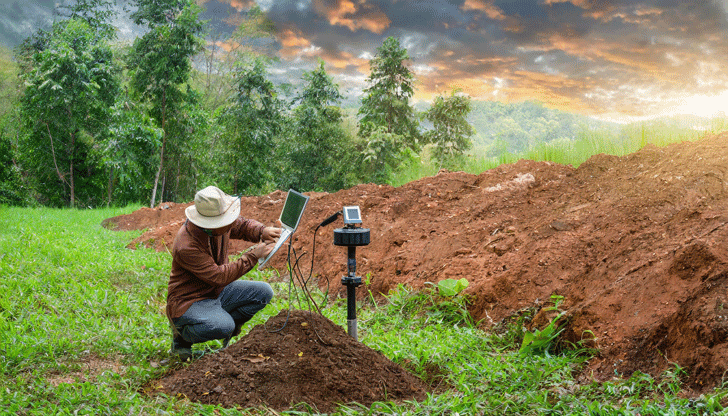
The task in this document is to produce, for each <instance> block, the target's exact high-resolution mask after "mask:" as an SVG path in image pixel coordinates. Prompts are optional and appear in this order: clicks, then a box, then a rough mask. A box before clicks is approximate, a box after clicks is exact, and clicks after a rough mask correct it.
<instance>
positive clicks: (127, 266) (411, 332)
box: [0, 206, 728, 416]
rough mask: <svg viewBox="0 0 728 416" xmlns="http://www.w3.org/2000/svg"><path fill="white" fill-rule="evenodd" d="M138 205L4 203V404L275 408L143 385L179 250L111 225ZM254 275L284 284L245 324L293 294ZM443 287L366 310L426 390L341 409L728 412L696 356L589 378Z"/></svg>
mask: <svg viewBox="0 0 728 416" xmlns="http://www.w3.org/2000/svg"><path fill="white" fill-rule="evenodd" d="M137 208H138V207H128V208H125V209H100V210H98V209H97V210H83V211H80V210H68V209H65V210H59V209H48V208H39V209H28V208H8V207H2V206H0V275H2V276H3V278H2V279H0V408H2V409H3V410H4V411H5V413H8V414H22V415H46V414H63V415H65V414H104V415H106V414H118V415H122V414H123V415H127V414H175V415H176V414H206V415H213V414H229V415H239V414H248V415H261V416H262V415H268V414H271V413H275V412H273V411H272V410H271V409H266V408H264V407H260V408H251V409H238V408H230V409H226V408H223V407H221V406H214V405H206V404H200V403H192V402H190V401H188V400H185V399H184V398H180V397H171V396H164V395H156V396H150V395H147V394H146V393H145V389H144V386H146V385H147V384H148V383H150V382H153V381H154V380H155V379H157V378H160V377H162V376H163V375H164V374H165V373H166V372H168V371H169V370H170V369H169V368H167V367H155V365H154V363H158V362H159V361H160V360H161V359H163V358H166V357H168V353H167V350H168V349H169V344H170V334H169V327H168V323H167V319H166V317H165V315H164V304H165V301H166V286H167V279H168V277H169V267H170V263H171V259H170V257H169V254H168V253H166V252H162V253H157V252H155V251H153V250H148V249H144V248H139V249H137V250H129V249H127V248H126V245H127V244H128V242H129V241H130V240H131V239H133V238H134V237H136V236H138V235H139V233H140V232H139V231H133V232H116V231H110V230H107V229H104V228H102V227H101V226H100V223H101V222H102V220H103V219H105V218H109V217H113V216H116V215H122V214H127V213H129V212H131V211H133V210H134V209H137ZM248 277H249V278H251V279H267V280H268V281H269V282H271V284H272V285H273V288H274V291H275V293H276V296H274V298H273V303H272V304H270V305H268V306H267V307H266V308H265V309H263V310H262V311H261V312H260V313H259V314H256V316H255V317H254V318H253V322H251V323H250V324H246V327H245V329H244V332H245V331H247V330H248V329H249V328H251V327H252V326H253V325H258V324H263V323H264V322H266V321H267V320H268V318H270V317H271V316H273V315H277V314H278V312H279V311H280V310H282V309H285V308H287V307H288V303H289V302H295V299H294V297H292V296H291V295H290V294H288V286H287V285H286V284H285V283H283V282H280V281H277V280H278V279H270V276H266V275H263V274H261V273H258V272H251V273H250V274H249V275H248ZM437 290H438V289H437V287H436V286H435V285H430V286H429V287H427V288H425V290H420V291H412V290H407V289H405V288H404V287H399V288H398V289H397V290H396V291H394V292H392V293H390V294H389V296H388V297H387V300H386V302H381V304H380V305H379V306H377V307H375V308H365V307H362V308H361V309H360V310H359V311H358V312H359V313H358V316H359V335H360V341H361V342H363V343H364V344H365V345H367V346H368V347H370V348H373V349H375V350H377V351H380V352H381V353H382V354H384V355H385V356H386V357H388V358H390V359H391V360H392V361H394V362H396V363H398V364H400V365H402V366H404V367H405V368H407V369H409V370H410V371H411V372H413V373H414V374H415V375H417V376H418V377H421V378H422V379H423V380H425V381H426V382H428V383H430V385H431V386H432V388H433V392H432V393H429V394H428V395H427V397H426V398H425V399H423V400H422V401H412V400H410V401H404V402H397V403H394V402H392V401H389V400H387V399H384V400H382V401H380V402H376V403H374V404H372V405H371V406H366V407H365V406H361V405H356V404H350V405H342V406H340V407H339V408H338V409H336V410H335V411H333V412H332V414H334V415H355V414H356V415H360V414H371V415H374V414H400V415H405V414H409V415H414V414H417V415H428V414H429V415H436V414H450V415H454V414H456V413H457V414H468V415H471V414H472V415H475V414H478V415H481V414H482V415H514V416H515V415H519V416H520V415H527V416H537V415H574V416H576V415H590V414H591V415H620V416H634V415H637V414H641V415H686V416H688V415H689V416H693V415H694V416H703V415H707V414H725V412H726V409H725V408H724V406H723V403H725V401H726V398H728V392H727V391H726V390H725V389H723V388H720V389H717V390H715V391H710V392H707V393H705V394H704V395H701V396H698V397H695V396H694V394H692V392H690V391H688V392H686V391H684V390H683V384H682V380H683V379H684V378H685V370H684V369H682V368H680V367H678V366H675V367H673V368H671V369H669V370H668V371H666V372H665V373H663V374H661V375H656V376H650V375H648V374H643V373H640V372H635V373H634V374H632V375H631V376H630V377H628V378H624V379H620V378H615V379H614V380H611V381H609V382H604V383H602V382H596V381H592V382H587V383H583V382H580V381H578V380H577V379H576V378H575V377H576V375H577V374H581V373H582V370H584V368H585V367H584V360H583V358H582V357H578V358H575V357H574V356H572V355H569V354H559V355H551V356H549V355H528V356H523V355H521V354H519V353H518V351H517V348H518V344H517V343H516V342H514V341H512V340H510V341H507V342H506V341H504V340H503V339H502V338H501V336H500V335H498V334H497V333H495V332H493V331H487V330H481V329H478V328H476V327H475V326H473V325H468V324H465V321H464V320H463V319H462V318H461V317H460V316H459V312H456V310H455V309H456V308H454V307H453V306H452V302H453V301H456V302H460V301H461V300H462V299H463V296H461V295H457V296H454V297H453V298H446V297H442V296H441V295H440V294H439V293H437ZM447 302H450V303H449V304H448V303H447ZM345 304H346V302H345V300H344V299H338V300H336V301H334V302H333V303H332V304H331V305H330V306H328V307H327V308H325V309H324V310H323V312H324V314H326V316H327V317H329V319H332V320H333V321H334V322H336V323H339V324H340V325H342V326H344V325H346V323H345V322H346V307H345ZM448 305H450V306H448ZM458 308H460V307H458ZM216 347H219V342H218V341H211V342H210V343H208V344H203V345H201V348H204V349H205V350H207V351H209V349H211V348H216ZM196 348H197V346H196ZM284 413H288V412H284ZM290 413H291V414H314V412H313V411H311V412H308V413H306V412H290Z"/></svg>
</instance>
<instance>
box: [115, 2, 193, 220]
mask: <svg viewBox="0 0 728 416" xmlns="http://www.w3.org/2000/svg"><path fill="white" fill-rule="evenodd" d="M134 4H135V5H136V6H137V10H136V11H135V12H134V13H132V15H131V17H132V19H133V21H134V23H136V24H138V25H144V26H147V27H148V28H149V31H148V32H147V33H146V34H144V36H142V37H140V38H137V39H136V40H135V41H134V45H133V46H132V51H131V53H130V54H129V67H130V68H131V79H130V85H131V88H132V91H133V92H134V94H135V95H136V97H137V98H139V99H140V100H142V101H144V102H146V103H148V104H149V106H150V108H149V114H150V115H151V117H152V118H153V119H154V120H155V121H156V122H157V123H158V125H159V127H161V129H162V131H163V132H164V134H163V136H162V142H161V144H160V146H159V149H158V154H159V166H158V168H157V172H156V174H155V177H154V184H153V187H152V196H151V202H150V206H151V207H154V204H155V201H156V196H157V187H158V185H159V179H160V176H161V175H162V173H163V170H164V164H165V149H166V147H167V142H168V141H169V140H170V138H171V137H173V136H172V135H171V134H170V130H171V126H170V120H171V119H173V118H182V117H183V115H182V114H179V112H180V111H181V109H182V108H183V106H184V101H185V100H187V99H188V97H189V94H188V92H186V91H185V90H183V89H182V88H180V87H181V86H182V85H183V84H185V83H187V82H188V81H189V76H190V71H191V67H192V63H191V57H192V56H193V55H194V54H195V53H197V52H198V51H199V49H200V47H201V41H200V39H199V37H198V35H199V34H200V33H201V31H202V23H201V22H200V20H199V18H198V15H199V13H200V8H199V7H198V6H197V5H196V4H195V3H194V1H193V0H135V2H134ZM175 139H176V140H182V138H181V137H176V138H175ZM160 194H163V192H162V193H160Z"/></svg>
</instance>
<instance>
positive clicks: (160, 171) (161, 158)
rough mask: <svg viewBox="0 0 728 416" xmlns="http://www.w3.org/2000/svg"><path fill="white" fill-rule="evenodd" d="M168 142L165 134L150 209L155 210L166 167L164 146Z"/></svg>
mask: <svg viewBox="0 0 728 416" xmlns="http://www.w3.org/2000/svg"><path fill="white" fill-rule="evenodd" d="M166 142H167V133H166V132H164V133H163V136H162V147H161V149H160V151H159V168H157V174H156V175H154V187H153V188H152V201H151V202H150V204H149V208H154V201H155V200H156V199H157V186H158V185H159V176H160V175H161V173H162V167H163V166H164V145H165V144H166Z"/></svg>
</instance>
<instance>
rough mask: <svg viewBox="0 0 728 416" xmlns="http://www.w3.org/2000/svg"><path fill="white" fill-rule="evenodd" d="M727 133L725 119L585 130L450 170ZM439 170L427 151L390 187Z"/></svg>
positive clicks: (578, 159)
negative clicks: (697, 124)
mask: <svg viewBox="0 0 728 416" xmlns="http://www.w3.org/2000/svg"><path fill="white" fill-rule="evenodd" d="M727 130H728V119H720V118H717V119H714V120H713V121H712V122H711V125H710V126H709V127H707V128H705V129H703V130H694V129H689V128H681V127H676V126H672V125H668V124H665V123H659V122H654V123H636V124H630V125H626V126H623V127H622V128H621V129H620V130H618V131H607V130H584V131H582V132H581V134H580V135H579V137H577V138H576V140H573V141H571V140H558V141H554V142H551V143H548V144H540V145H538V146H535V147H534V148H532V149H530V150H528V151H526V152H523V153H515V154H514V153H508V152H506V153H502V154H500V155H498V156H496V157H484V156H482V155H478V154H476V155H473V156H472V157H470V158H467V159H466V160H465V162H464V163H463V164H462V165H460V166H456V167H452V168H451V169H450V170H462V171H465V172H468V173H472V174H480V173H481V172H484V171H486V170H488V169H493V168H495V167H498V166H500V165H502V164H507V163H515V162H517V161H519V160H521V159H527V160H535V161H539V162H554V163H560V164H563V165H572V166H574V167H578V166H579V165H581V164H582V163H584V162H585V161H586V160H587V159H589V158H590V157H592V156H594V155H597V154H600V153H604V154H608V155H614V156H624V155H627V154H630V153H634V152H636V151H638V150H640V149H641V148H643V147H645V146H646V145H647V144H653V145H655V146H658V147H664V146H667V145H669V144H672V143H678V142H684V141H695V140H698V139H700V138H702V137H705V136H706V135H712V134H717V133H720V132H723V131H727ZM437 171H438V168H437V166H434V165H433V163H432V162H431V161H430V158H429V154H428V151H427V149H426V150H425V151H424V152H423V154H422V157H421V160H420V163H411V164H408V165H406V166H405V167H403V169H401V170H400V171H398V172H397V173H396V175H395V177H394V178H393V180H392V181H391V185H393V186H400V185H404V184H406V183H408V182H411V181H413V180H417V179H420V178H423V177H427V176H432V175H435V174H436V173H437Z"/></svg>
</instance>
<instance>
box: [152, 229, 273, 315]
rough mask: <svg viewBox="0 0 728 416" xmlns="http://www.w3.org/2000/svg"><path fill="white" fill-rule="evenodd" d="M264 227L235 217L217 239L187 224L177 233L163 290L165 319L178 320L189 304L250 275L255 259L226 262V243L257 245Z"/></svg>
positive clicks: (218, 291) (227, 244)
mask: <svg viewBox="0 0 728 416" xmlns="http://www.w3.org/2000/svg"><path fill="white" fill-rule="evenodd" d="M264 227H265V226H264V225H263V224H261V223H259V222H258V221H255V220H250V219H245V218H241V217H238V219H236V220H235V222H234V223H233V227H232V228H231V229H230V231H228V232H227V233H225V234H224V235H221V236H209V235H207V233H205V231H204V230H203V229H202V228H200V227H198V226H196V225H195V224H193V223H192V222H190V221H185V223H184V225H182V227H181V228H180V229H179V231H178V232H177V236H176V237H175V239H174V246H173V248H172V271H171V272H170V276H169V286H168V288H167V316H168V317H169V318H170V319H173V318H179V317H180V316H182V315H183V314H184V313H185V312H186V311H187V308H189V307H190V305H192V304H193V303H195V302H197V301H198V300H202V299H214V298H216V297H217V296H218V295H219V294H220V292H222V289H223V288H224V287H225V286H226V285H228V284H229V283H231V282H234V281H235V280H237V279H239V278H240V277H241V276H242V275H244V274H245V273H247V272H248V271H250V270H251V269H252V268H253V266H255V262H256V261H257V260H258V258H257V257H256V256H255V255H253V254H252V253H245V254H243V255H242V256H241V257H240V258H239V259H238V260H236V261H235V262H233V263H229V262H228V256H227V252H228V246H229V242H230V239H231V238H232V239H236V240H247V241H251V242H259V241H260V239H261V235H262V233H263V228H264Z"/></svg>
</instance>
